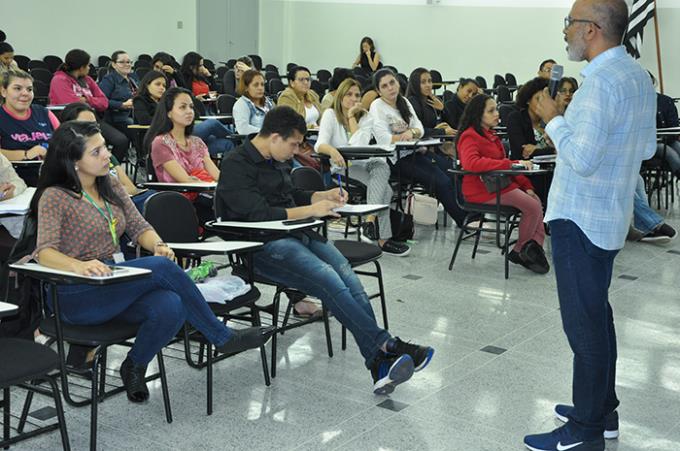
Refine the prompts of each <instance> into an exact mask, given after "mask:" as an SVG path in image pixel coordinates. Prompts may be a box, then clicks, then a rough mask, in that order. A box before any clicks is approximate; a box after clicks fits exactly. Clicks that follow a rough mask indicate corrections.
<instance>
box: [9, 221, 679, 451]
mask: <svg viewBox="0 0 680 451" xmlns="http://www.w3.org/2000/svg"><path fill="white" fill-rule="evenodd" d="M667 216H668V218H669V219H668V220H669V223H671V224H673V225H680V215H679V214H678V211H672V212H670V213H668V215H667ZM679 228H680V227H679ZM416 238H417V243H416V244H414V245H413V252H412V254H411V256H409V257H408V258H404V259H399V258H394V257H388V256H385V257H384V258H383V259H382V265H383V269H384V274H385V286H386V289H387V295H388V302H389V305H388V311H389V315H390V325H391V330H392V331H393V332H394V333H395V334H397V335H399V336H401V337H402V338H404V339H410V340H414V341H416V342H419V343H427V344H430V345H432V346H434V347H435V348H436V354H435V357H434V359H433V361H432V364H431V365H430V366H429V367H428V368H427V369H426V370H424V371H422V372H420V373H417V374H416V375H415V376H414V377H413V379H412V380H411V381H409V382H408V383H407V384H404V385H402V386H400V387H398V389H397V390H396V391H395V392H394V393H393V394H392V395H391V396H390V397H389V398H386V397H378V396H374V395H373V394H372V393H371V378H370V374H369V372H368V371H367V370H366V369H365V368H364V367H363V363H362V359H361V357H360V355H359V353H358V350H357V348H356V346H355V344H354V343H353V342H351V343H350V344H349V347H348V349H347V350H346V351H344V352H343V351H341V350H340V327H339V326H338V324H337V323H336V322H334V321H332V334H333V339H334V340H335V341H334V345H335V356H334V357H333V358H329V357H328V355H327V351H326V344H325V339H324V334H323V327H322V325H321V324H320V323H317V324H313V325H311V326H308V327H304V328H301V329H296V330H294V331H291V332H288V333H286V334H285V335H284V336H282V337H281V339H280V341H279V343H280V348H279V356H280V359H279V364H278V369H279V372H278V376H277V377H276V379H275V380H274V381H273V383H272V385H271V387H268V388H267V387H265V386H264V383H263V378H262V373H261V367H260V363H259V354H258V353H257V352H254V351H253V352H248V353H245V354H243V355H240V356H237V357H234V358H232V359H228V360H226V361H223V362H221V363H219V364H218V365H217V367H216V371H215V407H216V408H215V413H214V414H213V415H212V416H210V417H208V416H206V415H205V373H204V372H199V371H196V370H193V369H190V368H188V367H187V366H186V364H185V363H184V361H182V360H180V359H176V358H175V359H173V358H168V359H166V360H167V362H166V365H167V367H168V371H169V384H170V393H171V398H172V406H173V413H174V422H173V423H172V424H167V423H166V422H165V419H164V414H163V405H162V401H161V396H160V391H159V387H158V385H157V384H155V385H153V387H152V389H153V390H152V397H151V400H150V402H149V403H148V404H146V405H133V404H131V403H129V402H128V401H127V400H126V398H125V396H124V395H119V396H117V397H114V398H112V399H109V400H107V401H106V402H104V403H103V404H102V405H101V406H100V418H99V448H100V449H116V450H132V449H135V450H136V449H142V450H145V451H150V450H170V449H225V450H226V449H230V450H231V449H248V450H250V451H254V450H259V449H272V448H274V449H300V450H313V449H342V450H345V449H348V450H374V449H375V450H378V449H380V450H392V449H395V450H396V449H403V450H426V449H433V450H521V449H523V446H522V437H523V436H524V435H525V434H527V433H536V432H543V431H548V430H550V429H552V428H554V427H555V426H556V425H557V424H558V423H557V422H556V420H554V419H553V415H552V407H553V405H554V404H556V403H558V402H567V403H568V402H569V401H570V398H571V389H570V384H571V354H570V351H569V348H568V345H567V342H566V340H565V337H564V334H563V332H562V329H561V322H560V317H559V311H558V309H557V295H556V291H555V280H554V275H553V273H552V272H551V273H549V274H548V275H545V276H540V275H535V274H533V273H530V272H528V271H527V270H525V269H523V268H520V267H516V266H513V267H511V273H510V280H507V281H506V280H504V279H503V275H502V259H501V256H500V253H499V252H498V251H497V250H496V249H494V248H493V247H492V245H491V244H490V242H489V241H486V242H484V244H483V245H484V248H485V249H487V250H489V251H490V252H489V253H486V254H482V255H479V256H478V257H477V258H476V259H475V260H471V259H470V251H471V245H470V244H464V245H463V247H462V248H461V251H460V254H459V258H458V261H457V262H456V265H455V266H454V269H453V271H451V272H449V271H448V269H447V266H448V260H449V258H450V255H451V251H452V247H453V242H454V238H455V232H454V231H453V229H452V228H451V227H450V226H449V227H448V228H447V229H445V230H440V231H435V230H434V229H433V228H425V227H420V228H419V229H418V231H417V237H416ZM547 249H548V252H549V250H550V246H549V244H548V246H547ZM673 249H674V250H678V251H680V240H677V241H675V242H673V243H671V244H670V245H667V246H655V245H651V244H642V243H629V244H627V245H626V247H625V249H624V250H623V251H622V252H621V253H620V254H619V256H618V258H617V260H616V267H615V272H614V279H613V281H612V288H611V296H610V300H611V302H612V305H613V307H614V312H615V317H616V318H615V319H616V326H617V332H618V343H619V365H618V381H617V382H618V392H619V396H620V398H621V402H622V403H621V407H620V409H619V411H620V415H621V438H620V439H619V440H615V441H611V442H609V443H608V444H607V449H608V450H618V451H627V450H639V449H649V450H679V449H680V326H679V324H680V296H678V291H679V289H680V271H678V268H679V267H680V255H679V254H677V253H669V252H668V251H669V250H673ZM622 276H626V277H622ZM628 276H629V277H628ZM633 279H634V280H633ZM372 283H373V282H367V285H370V284H372ZM370 286H371V287H373V285H370ZM263 299H271V291H270V290H268V289H266V288H265V289H263ZM376 311H377V309H376ZM487 347H490V348H487ZM483 348H487V349H486V350H482V349H483ZM167 354H169V355H173V356H179V353H178V352H175V351H172V350H171V351H168V352H167ZM121 356H122V353H120V354H118V359H117V360H114V359H112V360H113V361H112V362H110V363H111V365H110V366H111V367H112V368H115V367H116V364H117V363H119V362H120V357H121ZM116 382H117V381H116ZM22 397H23V394H21V393H20V392H19V391H17V390H14V391H13V401H14V406H13V407H14V408H13V410H14V411H15V413H17V410H18V408H19V407H20V404H21V400H22ZM386 399H389V400H391V401H393V402H387V403H386V402H385V401H386ZM44 404H46V402H45V401H44V400H40V402H38V403H36V405H35V409H37V408H39V407H40V406H41V405H44ZM67 421H68V427H69V433H70V437H71V441H72V444H73V447H74V449H76V450H84V449H87V446H88V435H87V434H88V421H89V411H88V409H87V408H79V409H73V408H70V407H69V408H68V411H67ZM34 422H35V423H36V424H40V422H38V421H37V420H34ZM58 440H59V438H58V434H56V433H53V434H51V435H49V436H42V437H39V438H36V439H34V440H31V441H29V442H25V443H23V444H21V445H18V446H14V447H13V448H12V449H16V450H54V449H58V448H59V441H58Z"/></svg>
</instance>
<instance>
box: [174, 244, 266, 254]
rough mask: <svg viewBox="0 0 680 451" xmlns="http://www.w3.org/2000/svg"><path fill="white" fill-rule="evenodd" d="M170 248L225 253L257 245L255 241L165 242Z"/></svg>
mask: <svg viewBox="0 0 680 451" xmlns="http://www.w3.org/2000/svg"><path fill="white" fill-rule="evenodd" d="M166 244H167V245H168V246H169V247H170V248H171V249H177V250H182V251H198V252H214V253H226V252H234V251H240V250H243V249H249V248H251V247H257V246H260V245H262V243H259V242H256V241H200V242H196V243H166Z"/></svg>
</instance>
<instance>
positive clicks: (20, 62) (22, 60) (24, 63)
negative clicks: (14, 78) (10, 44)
mask: <svg viewBox="0 0 680 451" xmlns="http://www.w3.org/2000/svg"><path fill="white" fill-rule="evenodd" d="M14 61H16V63H17V66H19V69H21V70H28V62H29V61H31V59H30V58H29V57H27V56H24V55H14Z"/></svg>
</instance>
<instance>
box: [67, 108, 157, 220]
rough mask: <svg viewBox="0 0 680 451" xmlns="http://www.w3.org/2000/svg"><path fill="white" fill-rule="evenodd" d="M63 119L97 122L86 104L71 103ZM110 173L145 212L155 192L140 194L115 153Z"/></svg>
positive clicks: (146, 191)
mask: <svg viewBox="0 0 680 451" xmlns="http://www.w3.org/2000/svg"><path fill="white" fill-rule="evenodd" d="M61 119H62V120H63V121H64V122H68V121H85V122H97V116H95V114H94V110H93V109H92V107H90V106H89V105H87V104H85V103H80V102H78V103H70V104H68V105H66V108H64V109H63V110H62V112H61ZM100 127H101V124H100ZM103 135H104V134H103V133H102V136H103ZM104 139H106V138H104ZM107 144H108V142H107ZM109 172H110V173H111V175H112V176H114V177H116V178H118V181H119V182H120V184H121V185H123V188H124V189H125V192H127V193H128V194H129V195H130V197H131V198H132V202H134V204H135V206H136V207H137V210H139V212H140V213H141V212H143V211H144V202H145V201H146V199H148V198H149V197H150V196H152V195H153V194H155V191H153V190H143V191H142V192H140V190H139V188H137V187H136V186H135V184H134V183H132V180H130V178H129V177H128V176H127V174H126V173H125V169H124V168H123V167H122V166H121V165H120V162H119V161H118V160H117V159H116V157H115V156H114V155H113V153H112V154H111V162H110V163H109Z"/></svg>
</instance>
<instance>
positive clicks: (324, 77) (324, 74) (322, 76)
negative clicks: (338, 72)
mask: <svg viewBox="0 0 680 451" xmlns="http://www.w3.org/2000/svg"><path fill="white" fill-rule="evenodd" d="M332 76H333V74H331V72H330V71H328V70H326V69H319V70H318V71H317V72H316V79H317V80H319V81H320V82H321V83H325V84H326V85H327V84H328V82H329V80H330V79H331V77H332Z"/></svg>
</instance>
